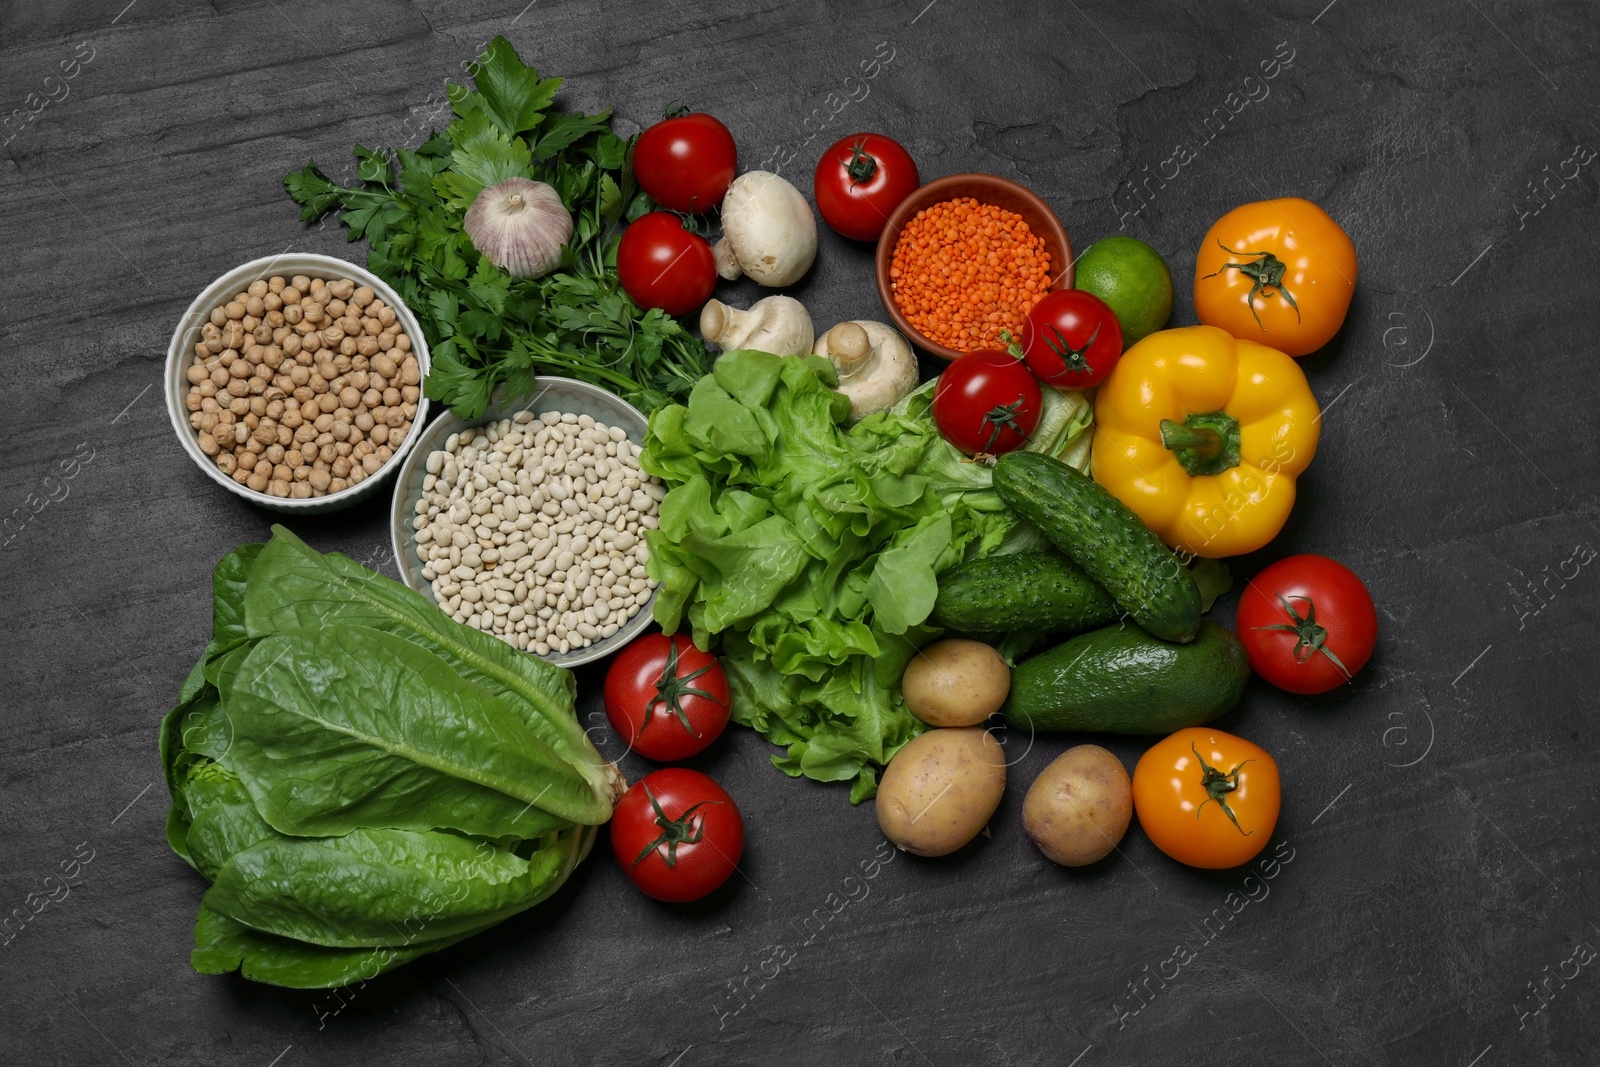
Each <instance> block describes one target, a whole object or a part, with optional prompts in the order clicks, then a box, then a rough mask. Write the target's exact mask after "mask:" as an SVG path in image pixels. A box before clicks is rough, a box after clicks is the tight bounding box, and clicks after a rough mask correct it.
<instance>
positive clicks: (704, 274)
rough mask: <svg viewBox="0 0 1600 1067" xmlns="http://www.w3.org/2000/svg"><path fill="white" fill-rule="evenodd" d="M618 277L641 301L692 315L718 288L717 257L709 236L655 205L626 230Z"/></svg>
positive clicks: (619, 249) (619, 247)
mask: <svg viewBox="0 0 1600 1067" xmlns="http://www.w3.org/2000/svg"><path fill="white" fill-rule="evenodd" d="M617 279H618V280H619V281H621V282H622V288H623V289H625V290H627V293H628V295H629V296H631V297H633V300H634V303H636V304H638V305H639V306H640V307H643V308H660V309H661V310H662V311H665V312H666V313H667V314H669V315H687V314H688V313H689V312H691V311H693V310H694V309H695V308H697V307H699V306H700V305H701V304H704V303H705V302H706V300H707V298H709V297H710V296H711V290H712V289H714V288H716V284H717V257H716V255H715V254H714V253H713V252H712V251H711V245H709V244H708V243H706V239H705V238H704V237H701V236H699V235H698V234H693V233H690V232H689V231H688V230H685V229H684V228H683V220H681V219H679V218H678V216H676V215H673V214H670V213H668V212H665V211H652V212H650V213H649V214H648V215H641V216H640V217H639V218H637V219H635V220H634V221H633V222H632V223H631V224H630V225H629V226H628V228H627V229H626V230H623V231H622V240H621V241H620V242H618V244H617Z"/></svg>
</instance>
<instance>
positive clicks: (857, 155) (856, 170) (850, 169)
mask: <svg viewBox="0 0 1600 1067" xmlns="http://www.w3.org/2000/svg"><path fill="white" fill-rule="evenodd" d="M866 143H867V139H866V138H865V137H861V138H858V139H857V140H856V143H855V144H854V145H853V146H851V149H850V158H849V159H844V160H840V162H841V163H843V164H844V169H845V173H846V174H848V175H850V184H851V185H860V184H861V183H862V182H864V181H870V180H871V179H872V176H873V175H874V174H876V173H878V161H877V160H876V159H873V158H872V157H871V156H869V155H867V153H866V152H865V151H864V146H865V145H866Z"/></svg>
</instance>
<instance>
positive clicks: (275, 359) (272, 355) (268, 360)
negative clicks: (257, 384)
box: [261, 344, 283, 370]
mask: <svg viewBox="0 0 1600 1067" xmlns="http://www.w3.org/2000/svg"><path fill="white" fill-rule="evenodd" d="M261 361H262V362H263V363H265V364H266V365H267V366H268V367H270V368H272V369H273V370H277V369H278V368H279V367H281V366H283V349H281V348H279V347H278V346H277V345H275V344H274V345H268V346H267V349H266V351H265V352H264V353H262V356H261Z"/></svg>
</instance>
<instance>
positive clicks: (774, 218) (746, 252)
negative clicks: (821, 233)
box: [717, 170, 817, 286]
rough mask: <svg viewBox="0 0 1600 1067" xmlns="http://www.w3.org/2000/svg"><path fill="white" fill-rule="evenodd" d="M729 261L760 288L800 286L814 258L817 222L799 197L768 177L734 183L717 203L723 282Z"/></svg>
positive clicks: (749, 174)
mask: <svg viewBox="0 0 1600 1067" xmlns="http://www.w3.org/2000/svg"><path fill="white" fill-rule="evenodd" d="M730 257H731V258H732V260H733V261H734V263H735V264H737V266H738V269H739V270H740V271H743V272H744V273H745V274H747V275H749V276H750V278H751V279H752V280H754V281H755V282H757V283H758V284H760V285H771V286H778V285H789V284H791V283H793V282H796V281H799V280H800V278H801V276H802V275H804V274H805V272H806V271H808V270H810V269H811V264H812V263H813V262H815V261H816V258H817V220H816V218H815V217H814V216H813V215H812V214H811V205H810V204H809V203H807V202H806V198H805V196H804V194H802V193H801V192H800V190H798V189H796V188H795V187H794V186H793V185H790V184H789V183H788V182H787V181H785V180H784V179H783V178H780V177H778V175H776V174H773V173H771V172H769V171H764V170H751V171H746V172H745V173H743V174H741V175H739V176H738V177H737V178H735V179H734V180H733V184H732V185H730V186H728V193H727V196H725V197H724V198H723V200H722V240H720V241H718V242H717V258H718V261H719V271H721V273H722V276H723V277H724V278H728V277H730V275H729V274H728V273H727V268H728V266H729V264H728V263H727V259H728V258H730ZM732 277H738V275H737V274H734V275H732Z"/></svg>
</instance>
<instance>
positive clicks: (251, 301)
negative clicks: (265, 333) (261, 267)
mask: <svg viewBox="0 0 1600 1067" xmlns="http://www.w3.org/2000/svg"><path fill="white" fill-rule="evenodd" d="M259 284H260V283H259V282H257V283H253V284H252V285H251V286H250V288H252V289H254V288H255V287H256V285H259ZM244 310H245V314H247V315H254V316H255V317H256V318H258V319H259V318H260V317H261V316H262V315H265V314H266V313H267V305H266V303H265V302H264V301H263V300H262V299H261V297H259V296H257V295H256V294H254V293H252V294H250V296H249V298H248V299H247V300H245V302H244Z"/></svg>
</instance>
